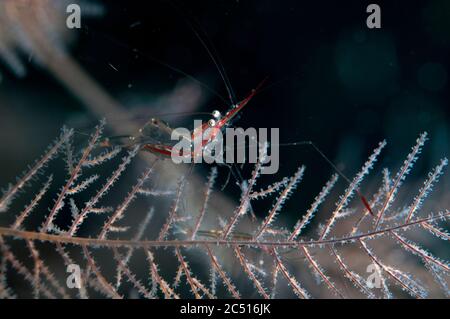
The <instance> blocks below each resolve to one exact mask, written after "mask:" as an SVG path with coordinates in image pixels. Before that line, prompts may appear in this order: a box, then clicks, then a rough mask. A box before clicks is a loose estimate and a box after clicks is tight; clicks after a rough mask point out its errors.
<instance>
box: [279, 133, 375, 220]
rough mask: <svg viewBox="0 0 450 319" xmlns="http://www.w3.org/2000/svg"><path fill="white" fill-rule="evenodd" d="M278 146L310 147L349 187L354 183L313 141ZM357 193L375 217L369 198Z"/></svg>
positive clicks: (357, 190)
mask: <svg viewBox="0 0 450 319" xmlns="http://www.w3.org/2000/svg"><path fill="white" fill-rule="evenodd" d="M278 145H279V146H298V145H310V146H311V147H312V148H313V149H314V150H315V151H316V152H317V153H319V155H320V156H321V157H322V158H323V159H324V160H325V161H326V162H327V163H328V164H329V165H330V166H331V167H332V168H333V169H334V170H335V171H336V173H337V174H338V175H339V176H341V177H342V178H343V179H344V180H345V181H346V182H347V183H348V184H349V185H351V184H352V181H351V180H350V179H349V178H348V177H347V176H346V175H345V174H344V173H343V172H342V171H341V170H340V169H339V168H338V167H337V166H336V165H335V164H334V163H333V162H332V161H331V160H330V159H329V158H328V156H326V155H325V153H324V152H322V151H321V150H320V148H318V147H317V146H316V144H314V143H313V142H312V141H302V142H293V143H283V144H278ZM356 193H357V194H358V196H359V198H360V199H361V201H362V203H363V204H364V207H365V208H366V209H367V210H368V211H369V213H370V214H371V215H372V216H375V215H374V213H373V211H372V208H371V207H370V204H369V201H368V200H367V198H366V197H365V196H364V195H363V194H362V193H361V192H360V191H359V189H356Z"/></svg>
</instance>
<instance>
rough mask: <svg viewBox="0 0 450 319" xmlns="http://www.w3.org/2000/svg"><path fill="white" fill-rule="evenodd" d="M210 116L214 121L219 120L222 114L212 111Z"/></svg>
mask: <svg viewBox="0 0 450 319" xmlns="http://www.w3.org/2000/svg"><path fill="white" fill-rule="evenodd" d="M211 114H212V116H213V117H214V118H215V119H220V117H221V116H222V114H220V112H219V111H218V110H214V111H213V112H212V113H211Z"/></svg>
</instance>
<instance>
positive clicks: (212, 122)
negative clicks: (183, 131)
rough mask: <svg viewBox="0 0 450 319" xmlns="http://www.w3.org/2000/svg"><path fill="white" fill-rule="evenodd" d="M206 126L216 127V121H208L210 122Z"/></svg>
mask: <svg viewBox="0 0 450 319" xmlns="http://www.w3.org/2000/svg"><path fill="white" fill-rule="evenodd" d="M208 125H209V126H210V127H214V126H216V121H215V120H213V119H210V120H209V121H208Z"/></svg>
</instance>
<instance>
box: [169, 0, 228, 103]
mask: <svg viewBox="0 0 450 319" xmlns="http://www.w3.org/2000/svg"><path fill="white" fill-rule="evenodd" d="M166 1H167V2H168V3H169V4H170V5H171V6H172V7H173V8H174V9H175V10H177V11H178V13H179V14H180V15H181V16H182V17H183V19H184V20H185V22H186V24H187V25H188V26H189V28H190V29H191V30H192V32H193V33H194V34H195V36H196V37H197V39H198V40H199V41H200V43H201V44H202V46H203V47H204V48H205V50H206V52H207V53H208V55H209V57H210V58H211V60H212V61H213V63H214V65H215V66H216V69H217V71H218V72H219V74H220V77H221V78H222V80H223V82H224V84H225V88H226V89H227V92H228V95H229V97H230V100H231V103H232V104H233V105H235V104H236V97H235V94H234V91H233V88H232V86H231V82H230V80H229V78H228V76H227V73H226V71H225V68H224V67H223V63H222V61H221V60H220V58H219V55H218V54H217V50H216V49H215V47H214V44H213V43H212V41H211V40H209V38H208V35H207V33H206V31H205V30H204V29H203V28H202V27H201V25H200V23H199V22H195V21H194V18H191V19H190V20H189V19H188V17H187V16H186V15H185V14H184V13H183V11H182V10H181V9H180V8H179V7H178V6H177V5H175V4H174V3H173V2H172V1H170V0H166ZM194 22H195V23H196V25H197V27H198V28H199V30H202V32H203V34H204V37H205V39H206V41H208V43H206V41H205V39H204V38H203V37H202V36H201V35H200V33H199V31H198V30H197V29H196V28H195V27H194ZM208 44H209V45H208Z"/></svg>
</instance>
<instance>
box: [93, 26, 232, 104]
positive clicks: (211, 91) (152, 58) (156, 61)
mask: <svg viewBox="0 0 450 319" xmlns="http://www.w3.org/2000/svg"><path fill="white" fill-rule="evenodd" d="M89 33H90V34H94V35H96V36H99V37H103V38H104V39H107V40H108V41H110V42H113V43H114V44H115V45H117V46H120V47H122V48H125V49H127V50H130V51H133V52H134V53H138V54H139V56H141V57H144V58H145V59H147V60H150V61H153V62H155V63H157V64H159V65H162V66H164V67H166V68H168V69H170V70H172V71H174V72H175V73H178V74H181V75H183V76H185V77H187V78H188V79H190V80H191V81H193V82H195V83H197V84H198V85H200V86H201V87H203V88H204V89H206V90H207V91H208V92H210V93H211V94H213V95H215V96H216V97H218V98H219V99H220V100H222V101H223V102H224V103H228V102H227V101H226V100H225V98H224V97H223V96H222V95H220V94H219V93H218V92H217V91H216V90H214V89H213V88H211V87H210V86H208V85H207V84H206V83H204V82H202V81H200V80H198V79H197V78H195V77H194V76H192V75H191V74H189V73H187V72H185V71H183V70H181V69H179V68H177V67H175V66H173V65H171V64H169V63H167V62H165V61H163V60H160V59H158V58H156V57H154V56H152V55H150V54H148V53H145V52H143V51H141V50H139V49H137V48H131V47H130V46H128V45H126V44H123V43H122V42H120V41H118V40H116V39H115V38H113V37H111V36H110V35H107V34H104V33H102V32H100V31H97V30H91V29H89Z"/></svg>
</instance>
